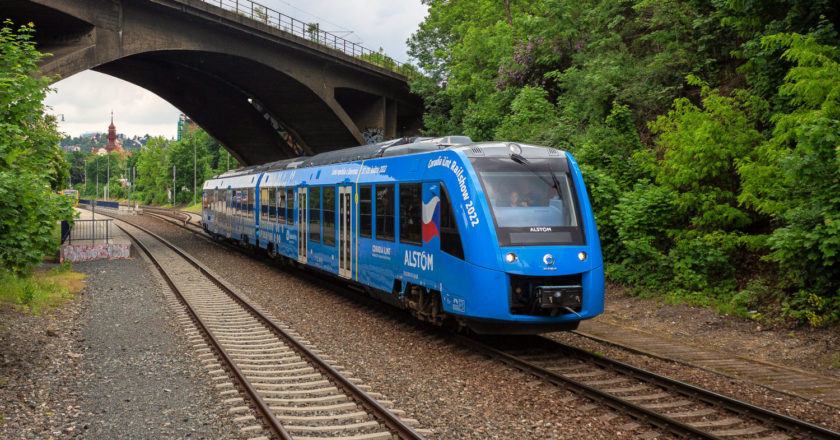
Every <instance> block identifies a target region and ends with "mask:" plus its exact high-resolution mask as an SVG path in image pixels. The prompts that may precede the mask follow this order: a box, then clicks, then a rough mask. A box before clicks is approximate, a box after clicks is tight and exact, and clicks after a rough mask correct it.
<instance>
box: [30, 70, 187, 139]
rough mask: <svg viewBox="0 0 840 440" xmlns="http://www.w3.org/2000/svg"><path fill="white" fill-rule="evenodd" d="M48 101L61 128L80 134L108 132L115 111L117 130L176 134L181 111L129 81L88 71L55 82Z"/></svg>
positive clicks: (124, 132) (129, 132)
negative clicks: (62, 119) (62, 118)
mask: <svg viewBox="0 0 840 440" xmlns="http://www.w3.org/2000/svg"><path fill="white" fill-rule="evenodd" d="M53 88H54V89H55V92H54V93H50V95H49V96H48V97H47V99H46V101H45V104H46V105H48V106H50V107H52V109H51V110H49V111H48V112H49V113H52V114H54V115H63V117H64V121H61V117H59V123H58V128H59V130H60V131H62V132H64V133H66V134H69V135H72V136H78V135H80V134H82V133H87V132H92V131H93V132H100V133H104V132H107V131H108V124H110V123H111V111H113V112H114V125H115V126H116V127H117V132H119V133H123V134H125V135H127V136H129V137H131V136H135V135H137V136H143V135H145V134H150V135H153V136H154V135H162V136H166V137H174V136H175V134H176V132H177V130H178V115H179V114H180V113H181V112H180V111H178V109H176V108H175V107H173V106H172V105H171V104H169V103H168V102H166V101H164V100H163V99H161V98H160V97H158V96H157V95H155V94H154V93H151V92H149V91H147V90H146V89H143V88H140V87H137V86H135V85H134V84H131V83H129V82H126V81H123V80H121V79H118V78H114V77H112V76H108V75H104V74H102V73H99V72H94V71H92V70H87V71H85V72H81V73H78V74H76V75H73V76H71V77H69V78H66V79H63V80H61V81H59V82H57V83H55V84H53Z"/></svg>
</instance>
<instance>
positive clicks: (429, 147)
mask: <svg viewBox="0 0 840 440" xmlns="http://www.w3.org/2000/svg"><path fill="white" fill-rule="evenodd" d="M469 143H472V139H470V138H469V137H467V136H444V137H437V138H432V137H415V138H397V139H391V140H388V141H384V142H379V143H376V144H369V145H360V146H358V147H350V148H343V149H341V150H334V151H328V152H326V153H321V154H316V155H315V156H301V157H295V158H292V159H283V160H278V161H276V162H269V163H266V164H262V165H252V166H248V167H245V168H237V169H235V170H230V171H227V172H225V173H222V174H219V175H218V176H215V177H214V178H216V179H221V178H228V177H236V176H241V175H244V174H255V173H264V172H267V171H282V170H288V169H295V168H306V167H314V166H319V165H329V164H333V163H342V162H353V161H357V160H365V159H375V158H379V157H392V156H402V155H406V154H414V153H424V152H427V151H435V150H442V149H445V148H448V147H451V146H453V145H463V144H469Z"/></svg>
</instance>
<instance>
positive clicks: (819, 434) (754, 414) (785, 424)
mask: <svg viewBox="0 0 840 440" xmlns="http://www.w3.org/2000/svg"><path fill="white" fill-rule="evenodd" d="M540 338H541V339H543V340H544V341H545V342H547V343H548V344H552V345H556V346H558V347H559V348H560V349H562V350H565V351H566V352H569V353H571V354H572V355H573V356H577V357H578V358H581V359H584V360H587V361H590V362H591V363H594V364H596V365H599V366H601V367H602V368H605V369H609V370H613V371H619V372H621V373H622V374H625V375H627V376H629V377H633V378H636V379H638V380H642V381H645V382H649V383H653V384H655V385H658V386H660V387H662V388H665V389H667V390H670V391H672V392H674V393H677V394H681V395H683V396H686V397H690V398H694V399H697V400H701V401H703V402H706V403H708V404H710V405H715V406H717V407H719V408H722V409H725V410H728V411H732V412H735V413H738V414H741V415H743V416H745V417H750V418H752V419H755V420H760V421H763V422H767V423H769V424H771V425H773V426H775V427H776V428H779V429H782V430H785V431H787V432H789V433H798V434H802V435H805V436H807V438H809V439H810V438H813V439H840V433H837V432H835V431H832V430H830V429H827V428H824V427H822V426H819V425H816V424H813V423H809V422H806V421H804V420H799V419H796V418H793V417H790V416H786V415H784V414H780V413H777V412H775V411H770V410H768V409H766V408H762V407H760V406H756V405H753V404H751V403H747V402H744V401H742V400H738V399H734V398H732V397H729V396H725V395H723V394H719V393H716V392H714V391H710V390H707V389H704V388H699V387H697V386H695V385H691V384H688V383H685V382H682V381H679V380H676V379H672V378H670V377H667V376H663V375H661V374H656V373H654V372H651V371H647V370H645V369H642V368H639V367H635V366H633V365H630V364H626V363H624V362H621V361H618V360H615V359H610V358H607V357H605V356H601V355H598V354H595V353H591V352H588V351H586V350H583V349H581V348H578V347H574V346H571V345H567V344H563V343H561V342H558V341H554V340H551V339H548V338H545V337H540Z"/></svg>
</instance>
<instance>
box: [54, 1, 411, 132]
mask: <svg viewBox="0 0 840 440" xmlns="http://www.w3.org/2000/svg"><path fill="white" fill-rule="evenodd" d="M257 3H260V4H263V5H265V6H267V7H269V8H271V9H273V10H276V11H278V12H281V13H283V14H286V15H288V16H291V17H294V18H296V19H298V20H300V21H303V22H306V23H315V22H317V23H320V27H321V29H323V30H326V31H331V32H334V33H335V34H336V35H338V36H343V37H344V38H346V39H347V40H349V41H353V42H355V43H357V44H361V45H362V46H364V47H366V48H368V49H372V50H374V51H376V50H379V48H380V47H381V48H383V49H384V51H385V53H386V54H387V55H389V56H391V57H392V58H394V59H395V60H397V61H403V62H404V61H408V54H407V53H406V50H407V49H406V47H407V46H406V44H405V42H406V40H407V39H408V37H409V36H411V34H412V33H413V32H414V31H415V30H416V29H417V25H418V24H419V23H420V22H421V21H422V20H423V17H425V15H426V10H427V8H426V6H425V5H423V4H422V3H421V2H420V0H409V1H405V0H321V1H305V0H262V1H259V2H257ZM346 30H352V31H353V33H352V34H349V35H348V34H346V33H345V32H344V31H346ZM53 88H54V89H56V92H54V93H51V94H50V95H49V96H48V97H47V99H46V104H47V105H49V106H51V107H52V110H51V111H50V113H52V114H63V115H64V121H63V122H61V121H59V129H60V130H61V131H62V132H64V133H67V134H70V135H73V136H78V135H80V134H82V133H86V132H105V131H107V129H108V124H109V123H110V118H111V111H112V110H113V111H114V125H116V127H117V131H118V132H119V133H124V134H126V135H127V136H129V137H131V136H135V135H137V136H143V135H145V134H150V135H152V136H157V135H162V136H165V137H168V138H171V137H175V135H176V131H177V124H178V115H179V114H180V113H181V112H180V111H179V110H178V109H176V108H175V107H173V106H172V105H171V104H169V103H167V102H166V101H164V100H163V99H161V98H160V97H158V96H157V95H155V94H153V93H151V92H149V91H147V90H145V89H143V88H140V87H138V86H135V85H133V84H131V83H128V82H126V81H123V80H120V79H117V78H114V77H111V76H108V75H104V74H101V73H98V72H94V71H91V70H88V71H85V72H82V73H78V74H76V75H73V76H71V77H69V78H66V79H63V80H61V81H59V82H57V83H55V84H54V85H53ZM59 119H60V118H59Z"/></svg>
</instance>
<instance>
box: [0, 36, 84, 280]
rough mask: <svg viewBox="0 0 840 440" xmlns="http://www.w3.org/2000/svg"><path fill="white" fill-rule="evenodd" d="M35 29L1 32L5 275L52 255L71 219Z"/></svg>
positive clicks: (0, 218) (1, 256)
mask: <svg viewBox="0 0 840 440" xmlns="http://www.w3.org/2000/svg"><path fill="white" fill-rule="evenodd" d="M33 32H34V29H33V27H32V25H31V24H30V25H24V26H20V27H15V26H14V25H13V23H12V22H11V21H9V20H6V21H4V22H3V25H2V27H0V201H2V203H0V268H2V269H0V271H3V272H6V271H8V272H10V273H12V274H14V275H12V276H17V275H23V274H26V273H28V272H29V271H30V270H31V268H32V267H34V266H35V265H37V264H38V263H39V262H40V261H41V258H42V257H43V256H44V254H45V253H47V252H50V251H53V250H54V249H55V245H56V243H55V242H54V240H53V235H52V233H53V230H54V227H55V223H56V221H57V220H59V219H71V218H72V209H71V208H70V203H69V201H68V200H67V199H66V198H65V197H61V196H59V195H57V194H56V192H55V191H56V190H58V189H59V188H61V186H62V185H63V184H64V182H65V181H66V180H67V175H68V174H67V164H66V162H65V161H64V158H63V156H62V154H61V150H60V149H59V148H58V140H59V139H60V136H59V134H58V132H57V131H56V128H55V118H53V117H51V116H48V115H47V114H46V113H45V111H44V110H45V109H44V106H43V104H42V102H43V99H44V97H45V95H46V93H47V90H48V83H49V81H50V78H44V77H37V76H36V75H37V73H38V67H37V62H38V60H40V59H41V54H40V53H38V51H37V50H35V46H34V43H33V42H32V33H33Z"/></svg>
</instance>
